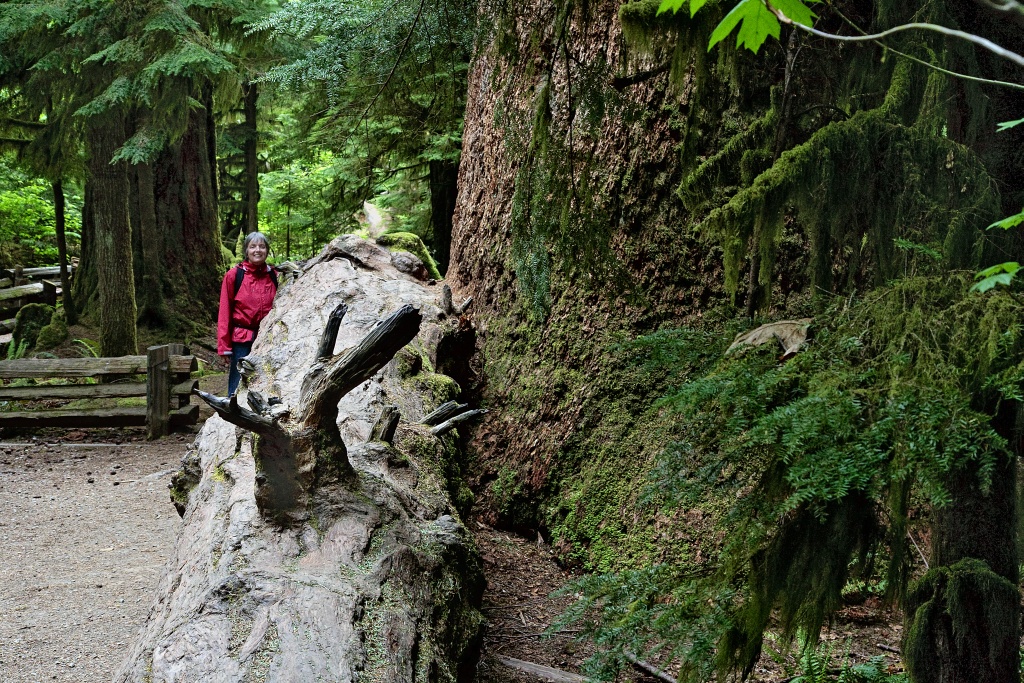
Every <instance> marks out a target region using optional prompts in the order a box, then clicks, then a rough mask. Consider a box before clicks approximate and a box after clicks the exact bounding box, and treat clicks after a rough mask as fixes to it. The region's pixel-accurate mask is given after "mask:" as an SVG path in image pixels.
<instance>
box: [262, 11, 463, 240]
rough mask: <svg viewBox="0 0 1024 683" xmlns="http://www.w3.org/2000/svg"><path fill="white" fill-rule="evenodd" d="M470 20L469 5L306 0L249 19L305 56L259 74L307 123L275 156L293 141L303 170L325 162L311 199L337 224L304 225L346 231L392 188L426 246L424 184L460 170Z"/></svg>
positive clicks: (429, 237) (428, 231) (428, 234)
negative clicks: (442, 171)
mask: <svg viewBox="0 0 1024 683" xmlns="http://www.w3.org/2000/svg"><path fill="white" fill-rule="evenodd" d="M475 22H476V4H475V3H473V2H470V1H469V0H424V2H419V3H388V2H382V1H380V0H361V1H360V2H355V3H352V2H343V1H342V0H313V1H311V2H301V3H299V2H293V3H287V4H286V5H284V6H283V7H282V9H281V11H279V12H277V13H275V14H273V15H271V16H269V17H267V18H266V19H264V20H263V21H260V22H257V23H256V25H255V27H256V28H257V29H260V30H267V31H269V32H271V33H272V34H274V35H277V36H287V37H288V38H289V39H290V40H293V41H295V42H296V43H297V44H301V45H302V48H303V50H302V54H301V55H300V56H298V57H297V58H295V59H292V60H290V61H288V62H287V63H285V64H282V65H279V66H277V67H276V68H274V69H272V70H270V71H269V73H268V74H267V75H266V79H267V80H269V81H270V82H272V83H275V84H277V85H279V86H281V87H282V89H283V90H284V91H285V92H288V93H297V94H300V95H301V99H300V101H299V106H298V107H297V108H295V109H293V112H292V115H293V116H294V117H295V119H296V120H297V121H302V122H305V123H303V124H302V125H300V126H298V127H297V128H296V129H295V132H294V136H293V137H292V138H291V140H290V141H289V142H285V141H282V144H281V145H280V147H279V148H280V149H282V151H283V149H284V147H286V146H288V145H290V146H291V147H292V150H293V154H294V156H293V157H292V158H293V159H294V160H295V162H296V163H298V164H303V165H310V164H312V165H314V166H315V165H317V164H319V163H322V159H323V151H324V150H329V151H330V152H331V153H332V154H333V157H332V159H331V161H330V168H329V169H326V175H325V176H321V178H320V179H319V180H318V181H317V182H316V189H315V192H316V193H317V197H316V198H314V199H317V200H318V201H319V206H321V207H323V209H319V208H318V209H317V210H318V211H321V212H322V213H323V214H325V215H326V217H327V218H328V219H331V217H332V216H333V217H335V218H333V220H322V219H320V218H319V216H314V215H311V213H310V212H309V211H305V212H303V213H304V215H305V216H306V218H307V220H312V221H315V225H316V226H317V227H318V228H320V229H323V228H325V227H326V226H327V225H328V224H330V225H331V227H332V228H334V233H333V234H337V233H338V232H340V231H342V230H350V229H352V228H353V227H354V225H353V221H352V219H351V216H352V215H353V214H354V213H355V212H357V211H358V210H359V209H360V208H361V206H362V203H363V202H364V201H366V200H369V199H372V198H373V197H375V196H377V195H378V194H379V193H380V192H381V191H383V190H387V189H389V188H393V187H394V186H395V185H396V184H398V185H402V186H404V190H406V191H407V190H411V192H406V191H403V193H402V194H410V195H411V196H414V197H416V199H417V201H416V204H415V205H414V206H413V207H410V211H409V212H410V213H412V214H416V215H417V217H418V222H419V223H420V224H421V225H422V226H424V227H423V228H422V229H418V230H416V232H417V233H418V234H420V236H421V237H422V238H424V241H425V242H427V243H428V244H430V243H431V241H432V238H433V236H432V234H431V229H432V228H436V226H433V225H432V223H431V221H430V220H429V217H430V215H431V212H430V201H431V200H430V192H429V191H428V185H431V184H432V183H435V184H436V183H438V182H439V178H438V177H437V176H435V175H434V174H435V172H436V171H437V170H438V169H439V168H440V167H439V164H440V165H449V166H454V165H457V164H458V160H459V157H460V154H461V146H462V119H463V114H464V110H465V97H466V83H467V81H466V79H467V73H468V67H469V59H470V52H471V48H472V43H473V38H474V35H475ZM278 182H279V184H280V181H278ZM277 215H278V216H280V212H278V213H277ZM337 216H340V217H341V218H340V219H339V218H336V217H337ZM308 225H313V224H312V223H310V224H308ZM332 236H333V235H332Z"/></svg>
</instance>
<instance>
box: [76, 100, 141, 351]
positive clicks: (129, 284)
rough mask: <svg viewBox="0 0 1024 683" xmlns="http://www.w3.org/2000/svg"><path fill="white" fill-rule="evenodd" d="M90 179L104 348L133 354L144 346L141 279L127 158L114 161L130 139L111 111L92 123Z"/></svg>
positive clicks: (121, 118)
mask: <svg viewBox="0 0 1024 683" xmlns="http://www.w3.org/2000/svg"><path fill="white" fill-rule="evenodd" d="M86 136H87V137H86V139H87V143H88V147H89V181H90V182H91V183H92V189H93V196H92V199H93V202H92V212H93V219H94V221H95V223H94V235H93V237H94V243H93V256H94V257H95V262H94V267H95V269H96V272H97V284H98V292H99V309H100V321H99V322H100V353H101V354H102V355H104V356H129V355H133V354H135V353H136V352H137V351H138V345H137V343H136V335H135V317H136V309H135V278H134V275H133V273H132V243H131V238H132V229H131V223H130V221H129V218H128V196H129V195H128V190H129V183H128V173H127V169H126V167H125V164H124V162H120V163H116V164H112V163H110V160H111V159H112V158H113V156H114V153H115V152H116V151H117V149H118V148H119V147H120V146H121V145H122V144H123V143H124V141H125V139H126V136H125V122H124V116H123V114H120V113H109V114H107V115H105V116H104V117H103V121H102V123H101V122H99V121H93V122H90V124H89V126H88V130H87V133H86Z"/></svg>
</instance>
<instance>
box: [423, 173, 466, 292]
mask: <svg viewBox="0 0 1024 683" xmlns="http://www.w3.org/2000/svg"><path fill="white" fill-rule="evenodd" d="M429 173H430V175H429V179H428V184H429V186H430V227H431V229H432V231H433V234H434V239H433V245H432V246H433V247H434V258H435V260H436V261H437V268H438V270H440V271H441V275H444V274H445V272H446V271H447V270H448V261H449V258H450V256H451V250H452V219H453V218H454V215H455V199H456V198H457V197H458V179H459V165H458V164H456V163H452V162H451V161H431V162H430V172H429Z"/></svg>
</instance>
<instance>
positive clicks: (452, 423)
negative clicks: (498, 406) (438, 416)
mask: <svg viewBox="0 0 1024 683" xmlns="http://www.w3.org/2000/svg"><path fill="white" fill-rule="evenodd" d="M486 414H487V409H486V408H478V409H477V410H467V411H466V412H464V413H461V414H459V415H456V416H455V417H453V418H451V419H450V420H448V421H446V422H442V423H441V424H439V425H437V426H436V427H433V428H431V430H430V433H431V434H433V435H434V436H442V435H444V434H447V433H448V432H450V431H451V430H453V429H455V427H457V426H458V425H459V424H461V423H463V422H465V421H466V420H471V419H473V418H474V417H477V416H478V415H486Z"/></svg>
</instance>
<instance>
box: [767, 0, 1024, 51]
mask: <svg viewBox="0 0 1024 683" xmlns="http://www.w3.org/2000/svg"><path fill="white" fill-rule="evenodd" d="M765 4H766V5H767V7H768V9H769V10H770V11H771V12H772V13H773V14H774V15H775V16H776V17H778V19H779V21H780V22H782V23H783V24H787V25H789V26H795V27H797V28H799V29H800V30H802V31H806V32H807V33H810V34H811V35H812V36H818V37H819V38H827V39H829V40H837V41H839V42H843V43H865V42H872V41H875V40H881V39H882V38H886V37H888V36H891V35H895V34H897V33H902V32H903V31H913V30H921V31H934V32H935V33H941V34H942V35H945V36H950V37H953V38H960V39H961V40H966V41H967V42H969V43H974V44H975V45H978V46H980V47H983V48H985V49H986V50H988V51H989V52H992V53H993V54H996V55H998V56H1000V57H1002V58H1003V59H1007V60H1009V61H1011V62H1013V63H1014V64H1016V65H1018V66H1024V56H1021V55H1019V54H1017V53H1016V52H1013V51H1012V50H1007V49H1006V48H1004V47H1001V46H999V45H997V44H995V43H993V42H992V41H991V40H989V39H988V38H982V37H981V36H976V35H974V34H973V33H967V32H966V31H958V30H957V29H953V28H948V27H946V26H940V25H938V24H926V23H922V22H912V23H909V24H901V25H899V26H894V27H892V28H890V29H887V30H885V31H882V32H880V33H870V34H865V35H862V36H840V35H837V34H835V33H826V32H825V31H819V30H818V29H816V28H814V27H812V26H808V25H806V24H800V23H797V22H795V21H793V20H792V19H790V18H789V17H787V16H786V15H785V14H783V13H782V11H781V10H778V9H776V8H774V7H772V6H771V4H769V3H767V2H766V3H765Z"/></svg>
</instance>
